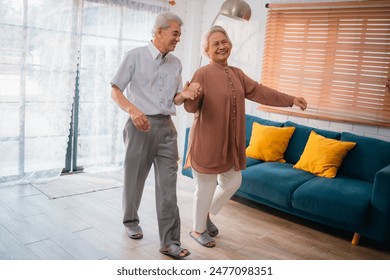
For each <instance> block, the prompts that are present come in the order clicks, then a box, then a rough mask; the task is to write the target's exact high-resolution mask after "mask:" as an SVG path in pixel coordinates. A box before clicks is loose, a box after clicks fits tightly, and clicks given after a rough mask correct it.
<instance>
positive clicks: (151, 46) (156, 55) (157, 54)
mask: <svg viewBox="0 0 390 280" xmlns="http://www.w3.org/2000/svg"><path fill="white" fill-rule="evenodd" d="M148 49H149V51H150V53H151V55H152V57H153V59H154V60H156V59H157V58H159V57H160V58H162V54H161V53H160V51H159V50H158V49H157V48H156V46H155V45H154V44H153V42H152V41H149V43H148ZM168 55H169V53H167V55H166V56H165V57H164V59H165V58H166V57H167V56H168Z"/></svg>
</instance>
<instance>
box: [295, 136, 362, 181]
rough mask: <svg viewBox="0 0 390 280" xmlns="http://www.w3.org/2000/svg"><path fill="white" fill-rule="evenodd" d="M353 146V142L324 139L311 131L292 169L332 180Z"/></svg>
mask: <svg viewBox="0 0 390 280" xmlns="http://www.w3.org/2000/svg"><path fill="white" fill-rule="evenodd" d="M355 145H356V143H355V142H347V141H340V140H335V139H331V138H326V137H324V136H321V135H319V134H317V133H316V132H315V131H314V130H313V131H312V132H310V136H309V139H308V140H307V143H306V146H305V149H304V151H303V153H302V155H301V158H300V159H299V161H298V162H297V163H296V164H295V165H294V166H293V167H294V168H298V169H302V170H305V171H308V172H310V173H312V174H314V175H316V176H321V177H326V178H334V177H336V174H337V170H338V168H339V167H340V165H341V163H342V161H343V159H344V157H345V156H346V155H347V153H348V152H349V151H350V150H351V149H352V148H353V147H354V146H355Z"/></svg>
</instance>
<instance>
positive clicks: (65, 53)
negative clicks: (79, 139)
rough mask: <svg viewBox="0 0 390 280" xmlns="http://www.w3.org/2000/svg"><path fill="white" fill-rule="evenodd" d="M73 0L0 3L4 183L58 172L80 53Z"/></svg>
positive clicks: (0, 166)
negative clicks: (77, 53)
mask: <svg viewBox="0 0 390 280" xmlns="http://www.w3.org/2000/svg"><path fill="white" fill-rule="evenodd" d="M76 30H77V6H76V5H75V2H74V1H69V0H62V1H61V0H35V1H27V0H24V1H13V0H1V1H0V156H1V160H0V185H6V184H14V183H25V182H30V181H39V180H40V179H42V178H53V177H56V176H58V175H59V173H60V172H61V170H62V168H63V165H64V157H65V151H66V143H67V134H68V131H69V123H70V115H71V110H70V108H71V105H72V97H73V92H74V87H75V74H74V73H75V70H76V58H77V55H76V51H77V33H76Z"/></svg>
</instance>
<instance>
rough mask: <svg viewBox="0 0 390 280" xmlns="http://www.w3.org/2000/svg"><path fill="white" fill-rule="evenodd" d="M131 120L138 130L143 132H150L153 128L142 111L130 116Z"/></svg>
mask: <svg viewBox="0 0 390 280" xmlns="http://www.w3.org/2000/svg"><path fill="white" fill-rule="evenodd" d="M130 118H131V120H132V121H133V124H134V126H135V127H136V128H137V129H138V130H140V131H142V132H148V131H149V130H150V127H151V126H150V122H149V120H148V117H147V116H146V115H145V114H144V113H142V112H141V111H140V110H138V109H137V110H136V111H135V112H134V113H132V114H130Z"/></svg>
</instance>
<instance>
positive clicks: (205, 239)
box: [190, 230, 215, 248]
mask: <svg viewBox="0 0 390 280" xmlns="http://www.w3.org/2000/svg"><path fill="white" fill-rule="evenodd" d="M190 236H191V237H192V238H193V239H194V240H195V241H196V242H198V243H199V244H200V245H202V246H204V247H207V248H212V247H214V246H215V241H214V239H212V238H211V237H210V235H209V234H208V233H207V230H205V231H204V232H202V233H201V234H200V235H199V236H195V235H194V234H193V232H192V231H190ZM211 242H214V243H213V244H210V243H211Z"/></svg>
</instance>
